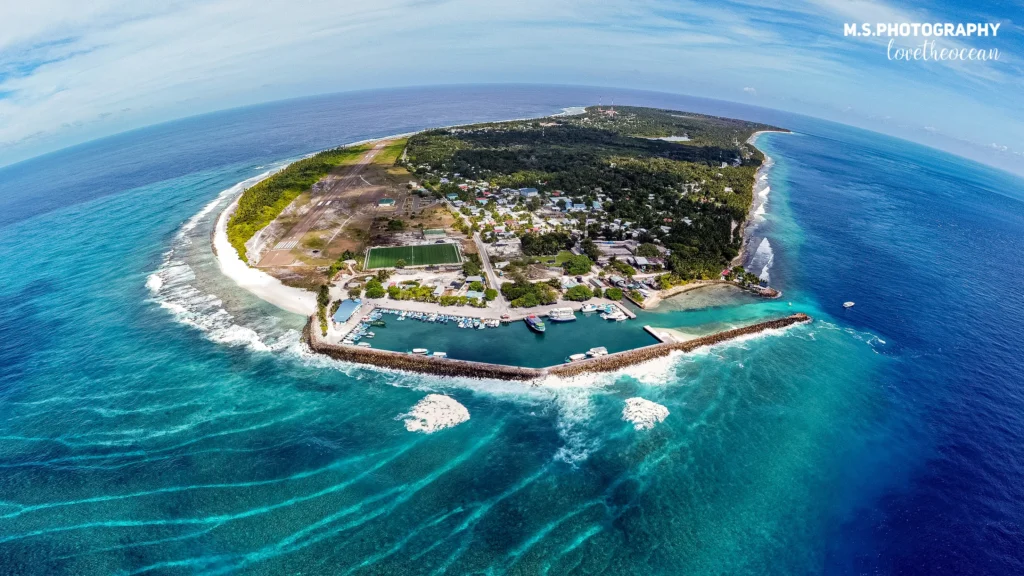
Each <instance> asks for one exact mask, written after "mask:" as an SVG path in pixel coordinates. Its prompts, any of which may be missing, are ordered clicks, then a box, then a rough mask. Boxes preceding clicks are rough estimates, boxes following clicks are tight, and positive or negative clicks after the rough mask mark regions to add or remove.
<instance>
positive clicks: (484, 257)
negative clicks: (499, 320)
mask: <svg viewBox="0 0 1024 576" xmlns="http://www.w3.org/2000/svg"><path fill="white" fill-rule="evenodd" d="M473 242H475V243H476V251H477V252H479V253H480V262H481V263H483V268H484V273H485V274H487V283H488V284H489V285H490V287H491V288H494V289H495V290H498V289H499V288H500V287H501V282H499V281H498V274H497V273H495V271H494V266H492V265H491V257H490V256H489V255H488V254H487V245H486V244H484V241H483V238H481V237H480V233H479V232H474V233H473ZM492 304H493V305H494V306H495V307H496V308H497V310H498V313H499V314H508V313H509V305H508V302H506V301H505V297H504V296H503V295H502V294H501V290H498V297H497V298H495V299H494V302H493V303H492Z"/></svg>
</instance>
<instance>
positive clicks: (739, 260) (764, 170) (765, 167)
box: [729, 130, 792, 267]
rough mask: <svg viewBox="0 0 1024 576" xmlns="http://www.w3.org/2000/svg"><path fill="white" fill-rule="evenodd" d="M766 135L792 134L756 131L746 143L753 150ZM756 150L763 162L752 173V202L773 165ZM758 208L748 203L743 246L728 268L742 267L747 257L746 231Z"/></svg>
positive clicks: (755, 204) (747, 236) (765, 200)
mask: <svg viewBox="0 0 1024 576" xmlns="http://www.w3.org/2000/svg"><path fill="white" fill-rule="evenodd" d="M768 133H776V134H791V133H792V132H791V131H789V130H787V131H782V130H758V131H757V132H754V133H753V134H751V135H750V137H749V138H747V142H746V143H747V144H750V145H751V146H753V147H754V148H757V139H758V137H759V136H761V135H762V134H768ZM757 149H758V151H760V152H761V154H764V162H763V163H762V164H761V166H760V167H759V168H758V169H757V172H755V173H754V185H753V187H752V188H751V190H750V194H751V196H753V200H757V197H756V194H757V183H758V182H760V181H761V177H762V176H767V175H768V173H769V172H770V171H771V167H772V166H773V165H774V164H775V163H774V162H773V161H772V157H771V156H769V155H768V154H767V153H765V151H764V150H761V149H760V148H757ZM767 202H768V196H767V195H766V196H765V197H764V200H762V201H761V204H760V206H764V205H765V204H766V203H767ZM758 208H759V206H758V205H757V202H755V201H752V202H751V203H750V211H749V212H748V213H747V219H746V221H745V222H744V223H743V227H742V228H743V229H742V230H740V236H742V237H743V245H742V246H740V253H739V254H737V255H736V257H735V258H733V259H732V262H730V263H729V266H730V267H734V266H742V265H743V261H744V260H746V259H747V256H748V255H749V254H748V251H749V246H750V235H749V234H748V231H749V229H750V227H751V226H753V224H754V216H756V215H757V210H758Z"/></svg>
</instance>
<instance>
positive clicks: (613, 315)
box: [601, 310, 627, 322]
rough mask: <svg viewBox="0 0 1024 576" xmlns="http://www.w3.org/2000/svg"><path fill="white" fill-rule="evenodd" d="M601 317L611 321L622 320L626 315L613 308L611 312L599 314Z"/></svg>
mask: <svg viewBox="0 0 1024 576" xmlns="http://www.w3.org/2000/svg"><path fill="white" fill-rule="evenodd" d="M601 318H603V319H605V320H610V321H612V322H622V321H623V320H625V319H626V318H627V317H626V315H625V314H624V313H623V312H622V310H615V311H613V312H605V313H604V314H601Z"/></svg>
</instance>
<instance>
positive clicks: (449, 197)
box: [445, 192, 459, 202]
mask: <svg viewBox="0 0 1024 576" xmlns="http://www.w3.org/2000/svg"><path fill="white" fill-rule="evenodd" d="M445 198H447V199H449V200H451V201H453V202H454V201H455V200H458V199H459V195H458V194H456V193H455V192H451V193H449V194H446V195H445Z"/></svg>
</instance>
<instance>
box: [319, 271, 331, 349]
mask: <svg viewBox="0 0 1024 576" xmlns="http://www.w3.org/2000/svg"><path fill="white" fill-rule="evenodd" d="M330 303H331V292H330V288H328V287H327V284H321V285H320V289H319V290H317V293H316V316H317V319H318V320H320V331H321V332H322V333H323V335H324V336H327V305H328V304H330Z"/></svg>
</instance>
